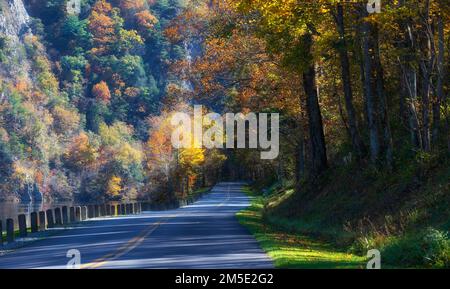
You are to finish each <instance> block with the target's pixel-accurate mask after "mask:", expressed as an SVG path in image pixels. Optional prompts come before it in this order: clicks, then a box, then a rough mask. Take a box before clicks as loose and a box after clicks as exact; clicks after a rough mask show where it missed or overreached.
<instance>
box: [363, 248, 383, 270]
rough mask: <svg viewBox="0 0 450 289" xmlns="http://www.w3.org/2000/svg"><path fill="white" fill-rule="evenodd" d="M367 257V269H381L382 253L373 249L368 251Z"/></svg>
mask: <svg viewBox="0 0 450 289" xmlns="http://www.w3.org/2000/svg"><path fill="white" fill-rule="evenodd" d="M367 258H370V259H369V262H367V266H366V268H367V269H381V253H380V251H379V250H377V249H372V250H369V251H368V252H367Z"/></svg>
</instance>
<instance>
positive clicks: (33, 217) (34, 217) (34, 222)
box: [30, 212, 39, 233]
mask: <svg viewBox="0 0 450 289" xmlns="http://www.w3.org/2000/svg"><path fill="white" fill-rule="evenodd" d="M30 226H31V233H36V232H37V231H39V226H38V214H37V213H36V212H33V213H31V214H30Z"/></svg>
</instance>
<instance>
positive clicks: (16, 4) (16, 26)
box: [0, 0, 30, 38]
mask: <svg viewBox="0 0 450 289" xmlns="http://www.w3.org/2000/svg"><path fill="white" fill-rule="evenodd" d="M0 10H1V13H0V34H3V35H7V36H11V37H12V38H16V37H17V38H20V37H21V36H22V35H23V34H24V33H26V32H27V31H28V29H29V28H28V23H29V21H30V16H29V15H28V12H27V10H26V9H25V6H24V4H23V2H22V0H0Z"/></svg>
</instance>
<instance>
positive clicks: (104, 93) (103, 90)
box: [92, 81, 111, 103]
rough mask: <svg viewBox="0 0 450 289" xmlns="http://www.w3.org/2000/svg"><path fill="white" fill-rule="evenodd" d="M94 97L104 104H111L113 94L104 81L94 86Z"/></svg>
mask: <svg viewBox="0 0 450 289" xmlns="http://www.w3.org/2000/svg"><path fill="white" fill-rule="evenodd" d="M92 95H93V96H94V97H95V98H96V99H97V100H99V101H102V102H103V103H109V102H110V101H111V92H110V91H109V87H108V84H106V82H104V81H101V82H99V83H97V84H96V85H94V87H93V88H92Z"/></svg>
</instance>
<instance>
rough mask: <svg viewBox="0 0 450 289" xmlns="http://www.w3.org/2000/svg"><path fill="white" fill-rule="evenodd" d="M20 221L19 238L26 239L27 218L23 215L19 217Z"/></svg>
mask: <svg viewBox="0 0 450 289" xmlns="http://www.w3.org/2000/svg"><path fill="white" fill-rule="evenodd" d="M18 219H19V236H20V237H21V238H25V237H26V236H27V216H25V215H24V214H21V215H19V216H18Z"/></svg>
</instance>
